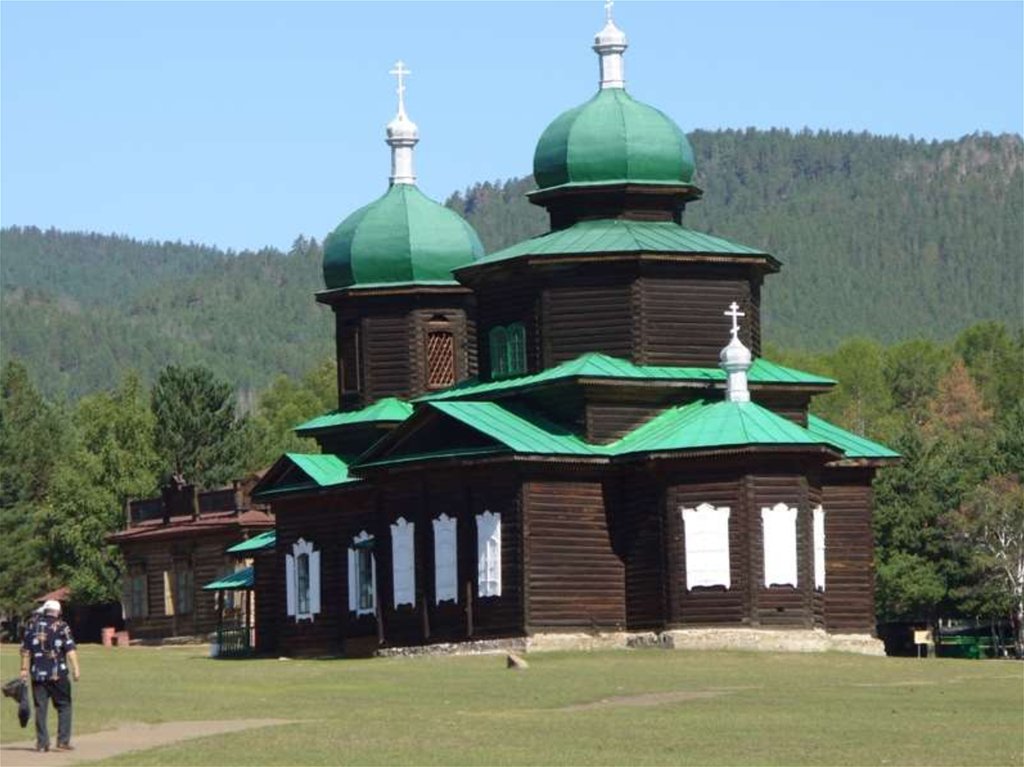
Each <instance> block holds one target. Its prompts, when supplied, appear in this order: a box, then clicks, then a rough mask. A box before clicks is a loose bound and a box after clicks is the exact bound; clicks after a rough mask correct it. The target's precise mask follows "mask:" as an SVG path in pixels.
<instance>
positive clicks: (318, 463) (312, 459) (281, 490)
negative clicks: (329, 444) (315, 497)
mask: <svg viewBox="0 0 1024 767" xmlns="http://www.w3.org/2000/svg"><path fill="white" fill-rule="evenodd" d="M291 469H297V470H298V471H300V472H302V474H304V475H305V479H304V480H300V481H297V482H289V483H288V484H286V485H279V484H277V483H278V482H279V481H280V480H281V479H282V478H283V477H285V476H287V474H288V473H289V471H290V470H291ZM358 481H359V478H358V477H354V476H352V475H351V473H350V471H349V466H348V464H347V463H346V462H345V461H343V460H341V458H339V457H338V456H336V455H329V454H322V453H318V454H312V455H306V454H302V453H285V454H284V455H282V456H281V457H280V458H278V459H277V461H275V462H274V465H273V466H271V467H270V469H269V470H268V471H267V472H266V473H265V474H264V475H263V477H262V479H260V481H259V482H257V483H256V485H255V486H254V487H253V489H252V497H253V498H258V499H270V498H280V497H281V496H283V495H292V494H298V493H304V492H307V491H309V490H315V489H318V488H324V487H338V486H340V485H346V484H351V483H355V482H358Z"/></svg>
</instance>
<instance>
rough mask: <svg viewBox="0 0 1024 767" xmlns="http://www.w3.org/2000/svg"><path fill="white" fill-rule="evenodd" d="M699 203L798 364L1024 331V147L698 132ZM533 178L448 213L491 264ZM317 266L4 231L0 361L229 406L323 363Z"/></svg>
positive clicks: (52, 381)
mask: <svg viewBox="0 0 1024 767" xmlns="http://www.w3.org/2000/svg"><path fill="white" fill-rule="evenodd" d="M690 140H691V143H692V144H693V147H694V151H695V152H696V156H697V168H698V176H697V183H698V185H699V186H701V187H702V188H703V189H704V191H705V195H704V199H703V200H702V201H701V202H698V203H695V204H692V205H690V206H689V207H688V208H687V211H686V219H685V224H686V225H687V226H689V227H691V228H693V229H697V230H700V231H706V232H710V233H713V234H717V235H719V236H722V237H725V238H727V239H731V240H733V241H736V242H740V243H744V244H748V245H754V246H758V247H762V248H765V249H767V250H768V251H769V252H771V253H772V254H774V255H775V256H776V257H777V258H779V259H780V260H781V261H782V262H783V264H784V267H783V270H782V272H781V274H778V275H774V276H772V277H769V279H768V281H767V283H766V287H765V291H764V303H765V332H766V338H767V340H769V341H770V342H772V343H774V344H776V345H781V346H785V347H790V348H800V347H802V348H807V349H818V350H820V349H823V348H827V347H830V346H832V345H834V344H835V343H836V342H838V340H840V339H842V338H846V337H849V336H852V335H866V336H871V337H874V338H877V339H879V340H882V341H896V340H900V339H905V338H910V337H917V336H924V337H929V338H935V339H939V340H948V339H951V338H952V337H953V336H955V335H956V334H957V333H958V332H959V331H960V330H962V329H963V328H965V327H967V326H968V325H970V324H972V323H974V322H976V321H978V320H982V319H989V318H991V319H998V320H1001V321H1003V322H1005V323H1006V324H1007V325H1009V326H1010V327H1012V328H1019V327H1020V326H1021V323H1022V321H1024V320H1022V314H1024V308H1022V295H1024V284H1022V272H1024V220H1022V219H1024V214H1022V211H1024V170H1022V169H1024V142H1022V139H1021V137H1020V136H1017V135H1012V136H998V137H992V136H984V135H983V136H970V137H966V138H963V139H961V140H959V141H944V142H923V141H912V140H906V139H898V138H884V137H876V136H870V135H866V134H849V133H843V134H837V133H817V134H813V133H810V132H805V133H799V134H792V133H789V132H786V131H756V130H747V131H714V132H707V131H696V132H694V133H693V134H691V136H690ZM531 188H532V180H531V179H529V178H524V179H518V180H512V181H508V182H504V183H485V184H479V185H477V186H474V187H472V188H471V189H469V190H467V191H466V192H464V193H460V194H456V195H453V196H452V197H451V199H449V200H448V204H449V205H450V206H451V207H453V208H455V209H456V210H459V211H460V212H463V213H464V214H465V215H466V216H467V217H468V218H469V220H470V221H471V223H473V225H474V226H476V227H477V230H478V231H479V232H480V236H481V237H482V239H483V240H484V243H485V245H486V246H487V248H488V250H494V249H496V248H499V247H502V246H504V245H507V244H510V243H512V242H515V241H518V240H520V239H524V238H526V237H529V236H533V235H535V234H538V233H540V232H542V231H544V230H545V229H546V224H547V221H546V215H545V214H544V212H543V210H541V209H539V208H537V207H535V206H532V205H530V204H529V203H528V202H527V201H526V198H525V193H526V192H527V191H528V190H529V189H531ZM320 258H321V252H320V248H319V246H318V244H317V243H316V241H314V240H307V239H305V238H302V237H300V238H299V239H297V240H296V242H295V245H294V246H293V248H292V249H291V251H290V252H288V253H283V252H280V251H277V250H273V249H266V250H262V251H259V252H244V253H238V254H235V253H225V252H223V251H219V250H217V249H214V248H208V247H203V246H200V245H193V244H188V245H185V244H181V243H153V242H139V241H136V240H132V239H128V238H124V237H112V236H105V235H98V234H78V233H65V232H57V231H52V230H51V231H45V232H44V231H40V230H38V229H35V228H32V227H27V228H22V227H13V228H6V229H3V230H2V231H0V285H2V290H3V293H2V307H0V330H2V338H0V342H2V344H0V362H6V361H7V360H9V359H11V358H18V359H21V360H22V361H24V362H25V364H26V365H27V366H28V368H29V370H30V372H31V375H32V379H33V381H35V382H36V383H37V385H38V386H39V388H40V389H41V390H42V391H43V392H45V393H46V394H48V395H50V396H70V397H76V396H78V395H81V394H82V393H85V392H88V391H93V390H96V389H99V388H105V387H110V386H112V385H113V384H114V383H115V382H116V380H117V379H118V378H119V377H120V375H121V373H122V372H123V371H125V370H127V369H129V368H134V369H136V370H138V371H139V372H141V373H142V375H143V377H144V379H146V380H147V381H152V380H154V379H155V377H156V373H157V372H158V371H159V370H160V369H161V368H162V367H164V366H165V365H168V364H171V363H185V364H191V363H201V364H204V365H206V366H208V367H210V368H212V369H213V370H214V371H215V372H216V373H217V374H218V375H220V376H222V377H224V378H226V379H227V380H229V381H231V382H232V383H234V384H235V385H236V386H237V387H238V388H239V389H240V390H243V391H245V390H252V389H255V388H259V387H262V386H264V385H265V384H266V383H267V382H268V381H270V380H271V379H272V378H273V377H274V376H276V375H277V374H279V373H288V374H292V375H298V374H300V373H302V372H304V371H306V370H308V369H309V368H310V367H311V366H312V365H314V364H315V363H316V362H318V361H320V360H321V359H323V358H325V357H328V356H330V355H331V353H332V348H333V342H332V332H331V326H332V323H331V315H330V311H329V310H327V309H325V308H324V307H322V306H319V305H317V304H316V303H315V302H314V301H313V293H314V292H315V291H316V290H319V289H321V288H322V285H323V283H322V278H321V274H320Z"/></svg>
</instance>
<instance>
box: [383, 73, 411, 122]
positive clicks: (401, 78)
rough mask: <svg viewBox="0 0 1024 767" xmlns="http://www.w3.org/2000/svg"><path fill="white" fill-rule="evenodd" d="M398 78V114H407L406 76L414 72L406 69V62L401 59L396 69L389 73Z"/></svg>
mask: <svg viewBox="0 0 1024 767" xmlns="http://www.w3.org/2000/svg"><path fill="white" fill-rule="evenodd" d="M388 74H389V75H395V76H396V77H397V78H398V113H399V114H403V115H404V114H405V76H406V75H411V74H412V72H411V71H410V70H408V69H406V68H405V62H404V61H402V60H401V59H399V60H398V61H396V62H395V68H394V69H392V70H391V71H390V72H388Z"/></svg>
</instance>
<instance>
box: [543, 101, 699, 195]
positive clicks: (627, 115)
mask: <svg viewBox="0 0 1024 767" xmlns="http://www.w3.org/2000/svg"><path fill="white" fill-rule="evenodd" d="M693 171H694V162H693V149H692V148H691V147H690V142H689V141H688V140H687V139H686V136H685V135H684V134H683V132H682V130H680V129H679V126H678V125H676V124H675V123H674V122H673V121H672V120H671V119H670V118H669V117H667V116H666V115H665V114H663V113H662V112H659V111H658V110H657V109H655V108H654V107H650V106H647V105H646V104H642V103H640V102H639V101H637V100H635V99H634V98H633V97H632V96H630V95H629V94H628V93H626V91H625V90H624V89H623V88H608V87H606V88H602V89H601V90H599V91H598V92H597V95H596V96H594V97H593V98H592V99H590V101H588V102H586V103H585V104H581V105H580V106H578V107H576V108H574V109H570V110H569V111H567V112H564V113H562V114H561V115H559V116H558V117H557V118H556V119H555V121H554V122H553V123H551V125H549V126H548V127H547V129H546V130H545V131H544V133H543V134H542V135H541V137H540V141H538V142H537V149H536V151H535V152H534V155H533V176H534V178H535V179H536V181H537V186H538V187H539V189H540V190H541V191H543V190H545V189H550V188H552V187H559V186H565V185H570V184H571V185H574V186H583V185H591V184H595V185H596V184H610V183H625V182H629V183H638V184H662V185H664V184H671V185H689V184H690V183H691V181H692V180H693Z"/></svg>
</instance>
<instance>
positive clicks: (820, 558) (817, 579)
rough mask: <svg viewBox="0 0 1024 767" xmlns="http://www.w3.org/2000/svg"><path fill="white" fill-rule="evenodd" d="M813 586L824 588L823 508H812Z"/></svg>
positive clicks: (819, 588) (821, 589) (822, 589)
mask: <svg viewBox="0 0 1024 767" xmlns="http://www.w3.org/2000/svg"><path fill="white" fill-rule="evenodd" d="M814 588H816V589H818V590H819V591H824V590H825V509H823V508H822V507H821V506H818V507H817V508H815V509H814Z"/></svg>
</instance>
